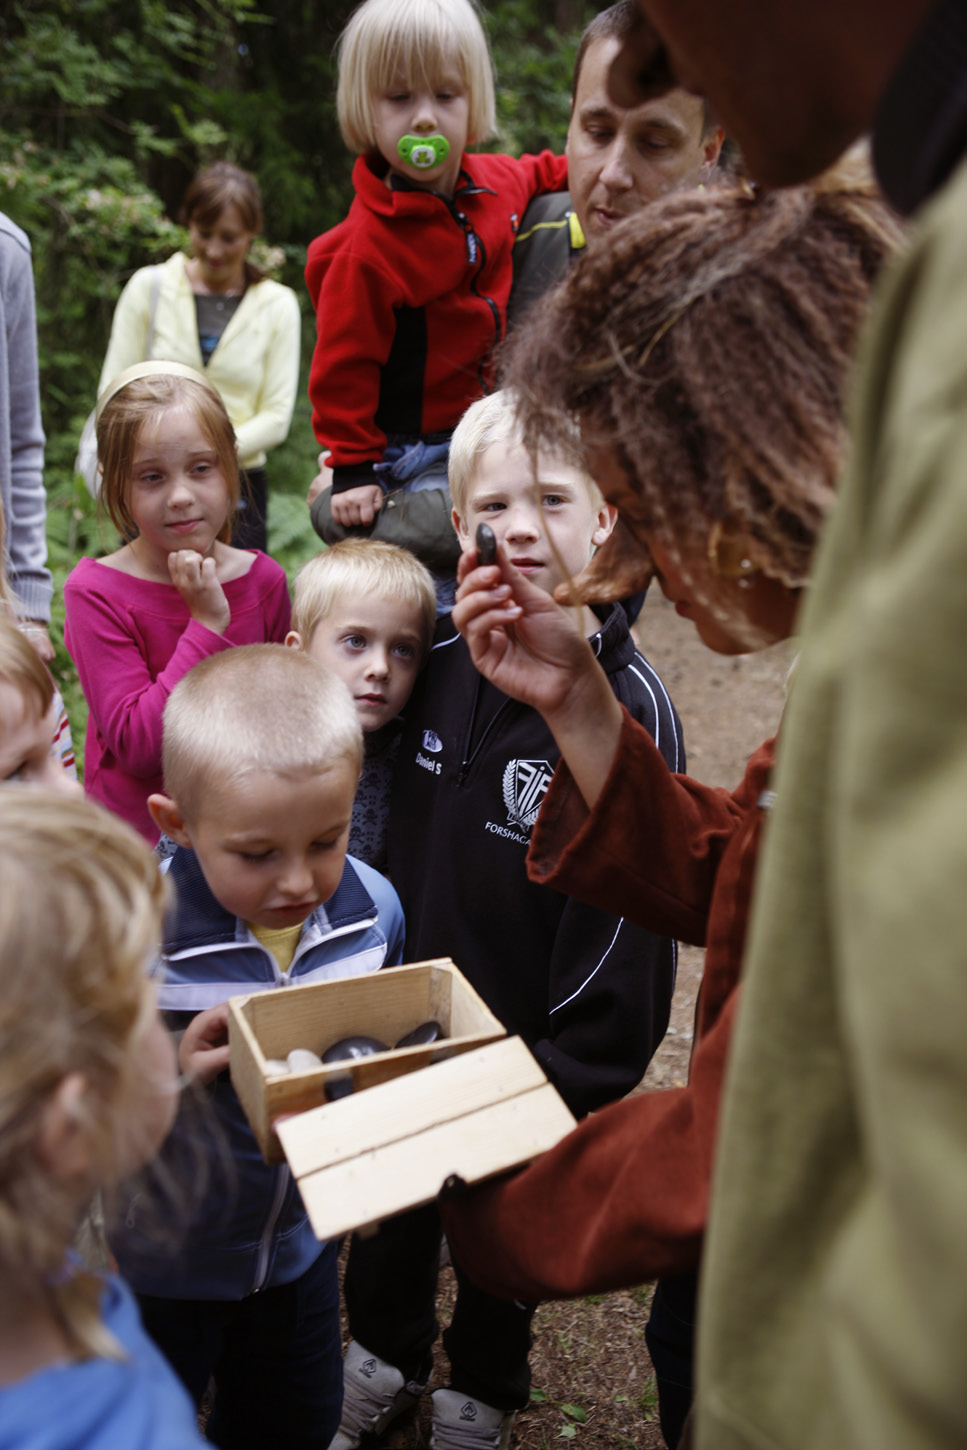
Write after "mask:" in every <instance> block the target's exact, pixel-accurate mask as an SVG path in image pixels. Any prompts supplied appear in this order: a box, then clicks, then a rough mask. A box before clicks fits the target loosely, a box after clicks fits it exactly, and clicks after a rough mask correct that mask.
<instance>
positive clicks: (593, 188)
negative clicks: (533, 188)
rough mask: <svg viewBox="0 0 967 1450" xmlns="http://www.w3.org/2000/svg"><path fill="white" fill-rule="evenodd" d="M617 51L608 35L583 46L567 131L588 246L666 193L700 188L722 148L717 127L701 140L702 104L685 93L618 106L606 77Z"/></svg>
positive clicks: (571, 182) (572, 184) (571, 176)
mask: <svg viewBox="0 0 967 1450" xmlns="http://www.w3.org/2000/svg"><path fill="white" fill-rule="evenodd" d="M620 48H621V42H620V41H619V40H617V39H615V38H613V37H605V38H604V39H602V40H594V41H592V42H591V44H590V45H589V46H588V48H587V51H586V52H585V55H584V59H583V61H582V63H581V72H580V75H579V76H578V84H577V92H576V94H575V97H574V109H573V111H572V114H571V124H570V127H569V129H568V133H567V159H568V188H569V190H570V193H571V200H572V201H573V203H574V209H575V211H576V212H577V214H578V220H579V221H580V223H581V227H582V229H583V231H584V235H585V237H586V238H587V240H588V243H589V245H593V244H594V242H595V241H597V240H598V238H599V237H602V236H603V235H604V234H605V233H606V232H608V231H610V229H611V228H612V227H613V226H615V225H616V224H617V223H618V222H619V221H621V220H622V219H623V218H624V217H626V216H630V215H631V214H632V213H633V212H636V211H638V210H639V209H640V208H641V207H643V206H647V205H648V203H649V202H652V201H656V200H657V199H658V197H660V196H663V195H664V194H665V193H666V192H668V191H675V190H677V189H678V188H680V187H685V186H697V185H698V184H699V182H700V181H703V180H704V179H705V178H706V177H707V176H708V174H709V173H710V172H711V170H712V168H713V167H714V165H715V163H716V161H717V160H718V154H719V148H720V146H721V133H720V132H719V131H718V130H713V131H711V132H710V133H709V134H708V135H707V136H703V134H702V132H703V123H704V107H703V105H702V102H701V101H700V100H699V99H698V98H697V97H695V96H690V95H688V94H687V92H685V91H680V90H673V91H669V92H668V93H667V94H666V95H664V96H659V97H658V98H657V99H655V100H650V101H645V102H644V104H642V105H636V106H634V107H633V108H632V109H631V110H625V109H624V108H623V107H621V106H617V105H615V103H614V102H613V101H612V100H611V98H610V96H609V94H608V74H609V72H610V69H611V64H612V62H613V61H614V59H615V57H616V56H617V54H618V51H619V50H620Z"/></svg>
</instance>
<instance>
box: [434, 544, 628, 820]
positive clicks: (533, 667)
mask: <svg viewBox="0 0 967 1450" xmlns="http://www.w3.org/2000/svg"><path fill="white" fill-rule="evenodd" d="M457 577H458V579H459V580H460V587H459V589H458V590H457V602H456V604H455V605H454V608H453V622H454V624H455V625H456V627H457V629H459V631H460V633H461V634H462V635H463V637H464V639H465V640H466V641H467V645H468V647H469V649H470V655H471V658H472V660H473V662H474V664H475V665H476V667H477V669H478V670H479V671H480V673H481V674H482V675H485V676H486V678H487V679H488V680H490V681H491V683H492V684H494V685H496V686H497V688H498V689H499V690H503V692H504V694H505V695H511V696H512V697H513V698H514V699H515V700H520V701H521V702H522V703H523V704H525V705H530V707H531V708H532V709H534V710H537V711H539V713H540V714H541V715H543V717H544V720H545V722H546V723H547V725H548V727H549V728H550V730H551V733H552V734H553V736H554V739H555V740H556V741H557V744H558V748H559V749H560V752H561V756H562V758H563V759H564V760H565V761H566V762H567V764H568V766H569V768H570V771H571V774H572V776H573V777H574V780H575V783H576V784H577V787H578V790H579V791H580V792H581V794H582V796H583V797H584V800H585V803H586V804H587V806H588V807H589V809H590V808H591V807H593V805H594V803H595V801H596V800H597V798H598V796H599V795H600V793H601V791H602V789H603V788H604V784H605V781H606V780H607V777H608V773H609V771H610V769H611V763H612V761H613V760H614V756H615V752H616V751H617V748H618V741H619V739H620V736H621V729H622V718H623V717H622V713H621V706H620V705H619V704H618V701H617V700H616V699H615V696H614V694H613V693H612V691H611V686H610V685H609V684H608V678H607V676H606V675H605V673H604V671H603V670H602V669H601V666H600V665H599V664H598V662H597V660H596V659H595V657H594V654H593V653H592V650H591V646H590V645H589V644H588V641H587V640H586V639H585V637H584V634H583V633H582V630H581V614H580V612H579V611H577V612H576V611H574V610H567V609H562V608H561V606H560V605H559V604H555V602H554V600H553V599H552V598H551V596H550V595H549V594H545V593H544V590H543V589H538V587H537V585H536V584H532V583H531V582H530V580H529V579H526V578H525V577H524V575H523V574H521V573H520V572H519V571H518V570H517V569H515V568H514V567H513V565H511V564H509V563H508V562H507V556H506V554H505V552H504V550H503V548H502V547H501V548H498V551H497V562H496V564H488V565H484V566H482V567H478V566H477V555H476V551H473V552H472V553H468V554H463V555H462V556H461V558H460V561H459V563H458V565H457Z"/></svg>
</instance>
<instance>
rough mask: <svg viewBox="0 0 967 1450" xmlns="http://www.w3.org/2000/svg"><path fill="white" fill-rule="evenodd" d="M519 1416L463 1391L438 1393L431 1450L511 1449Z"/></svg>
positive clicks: (435, 1396)
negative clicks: (515, 1422)
mask: <svg viewBox="0 0 967 1450" xmlns="http://www.w3.org/2000/svg"><path fill="white" fill-rule="evenodd" d="M516 1413H517V1412H516V1410H497V1409H495V1408H494V1406H493V1405H485V1404H484V1402H483V1400H475V1399H474V1398H473V1396H472V1395H464V1394H461V1392H460V1391H459V1390H434V1392H433V1425H432V1430H431V1434H430V1450H509V1447H510V1432H511V1430H512V1429H513V1426H514V1419H515V1416H516Z"/></svg>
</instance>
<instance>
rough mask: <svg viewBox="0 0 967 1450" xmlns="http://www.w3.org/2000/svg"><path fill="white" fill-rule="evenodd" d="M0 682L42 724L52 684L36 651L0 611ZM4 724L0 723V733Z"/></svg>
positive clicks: (52, 696)
mask: <svg viewBox="0 0 967 1450" xmlns="http://www.w3.org/2000/svg"><path fill="white" fill-rule="evenodd" d="M0 682H2V683H3V684H5V685H12V686H13V688H14V689H15V690H17V691H18V692H19V693H20V695H21V696H22V697H23V702H24V709H25V710H26V709H30V710H32V711H35V712H36V714H37V718H38V719H40V720H42V719H43V718H44V716H45V715H46V714H47V711H48V710H49V709H50V706H51V701H52V700H53V698H54V682H53V680H52V679H51V677H50V675H49V674H48V673H47V670H46V668H45V666H44V664H43V661H42V660H41V658H40V656H39V655H38V654H37V651H36V650H35V649H34V648H33V647H32V645H30V644H29V643H28V641H27V640H26V639H25V638H24V636H23V635H22V634H21V632H20V630H19V629H18V628H17V626H16V625H15V624H14V623H13V622H12V620H11V619H10V618H9V616H7V617H5V616H4V614H3V612H2V611H0ZM4 724H5V722H4V721H3V720H2V719H0V731H2V730H3V728H4Z"/></svg>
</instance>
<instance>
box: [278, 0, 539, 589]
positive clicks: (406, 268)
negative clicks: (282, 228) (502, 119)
mask: <svg viewBox="0 0 967 1450" xmlns="http://www.w3.org/2000/svg"><path fill="white" fill-rule="evenodd" d="M336 106H337V110H338V113H339V125H340V130H341V131H342V136H343V140H344V141H345V142H346V145H347V146H348V147H349V149H350V151H352V152H353V154H354V155H356V156H357V158H358V159H357V161H356V164H355V167H354V168H353V186H354V188H355V191H356V196H355V200H354V201H353V204H352V206H351V207H350V210H349V215H348V216H347V217H346V219H345V221H343V222H341V223H340V224H339V226H337V227H334V228H333V229H332V230H331V231H328V232H326V233H324V234H323V235H322V236H321V237H317V238H316V239H315V241H314V242H312V244H311V245H310V247H309V252H308V260H307V265H306V285H307V287H308V289H309V296H310V297H311V299H312V305H313V307H314V308H315V310H316V316H317V318H318V323H319V340H318V342H317V344H316V350H315V353H314V355H313V359H312V367H311V369H310V372H309V397H310V399H311V401H312V407H313V420H312V421H313V427H314V428H315V431H316V437H317V438H318V439H319V441H320V443H322V444H324V445H325V446H326V447H328V448H329V449H330V450H331V457H330V460H329V462H330V464H331V465H332V469H333V485H332V490H331V492H328V493H323V494H321V495H320V498H319V500H318V501H317V503H316V506H315V507H314V508H313V523H314V525H315V527H316V528H317V529H318V531H319V532H320V533H321V534H322V537H323V538H324V539H325V540H326V542H327V543H334V542H335V541H336V540H337V539H338V538H340V537H344V536H345V535H344V532H343V531H344V530H345V529H346V528H348V527H356V526H357V525H362V526H364V527H367V528H368V527H369V526H371V525H372V526H373V527H374V529H375V528H376V527H377V526H379V528H380V532H379V534H378V535H377V536H378V537H380V538H381V539H382V540H383V541H384V542H387V543H394V542H395V543H400V544H407V545H408V547H410V548H411V549H412V551H413V553H414V554H416V556H417V558H418V559H420V561H421V562H422V563H425V564H426V566H427V568H428V569H430V570H431V571H432V572H433V573H434V575H435V577H436V581H437V596H438V607H439V609H440V611H441V612H444V611H445V610H448V609H449V608H450V605H451V604H452V602H453V591H454V587H455V586H454V578H453V574H454V567H455V563H456V559H457V557H458V554H459V549H458V546H457V544H456V539H455V537H454V534H453V529H452V528H451V526H450V503H449V495H448V494H447V491H446V482H447V469H446V458H447V449H448V445H449V437H450V433H451V432H452V430H453V429H454V428H455V426H456V424H457V423H458V422H459V421H460V417H461V414H462V413H463V411H464V409H465V408H466V407H467V406H468V405H469V404H470V403H472V402H473V401H474V399H475V398H479V397H480V396H481V394H482V393H483V392H485V391H487V382H488V377H489V373H490V367H489V360H490V354H491V352H492V350H493V348H494V346H495V344H496V343H498V342H500V340H501V338H502V337H503V333H504V322H505V317H506V310H507V298H508V295H509V293H510V283H511V275H512V264H511V249H512V247H513V242H514V236H515V234H516V230H517V225H518V221H519V219H520V217H521V216H522V215H523V213H524V209H525V207H526V206H527V203H528V202H529V201H530V199H531V197H533V196H536V195H537V194H538V193H540V192H544V191H555V190H559V189H560V188H561V187H563V186H564V185H565V184H566V177H567V163H566V161H565V159H564V157H563V156H553V155H552V154H551V153H550V152H549V151H545V152H542V153H541V155H540V156H522V157H520V158H517V157H513V156H494V155H473V156H469V155H467V153H466V149H465V148H466V147H467V146H468V145H476V144H478V143H480V142H482V141H484V140H486V138H487V136H488V135H490V133H491V132H492V131H493V129H494V124H495V121H494V85H493V71H492V66H491V60H490V52H489V50H488V48H487V40H486V36H485V35H484V30H483V26H482V25H481V22H480V16H479V14H478V12H477V9H476V7H475V6H474V4H473V3H472V0H365V3H364V4H363V5H360V6H359V8H358V9H357V10H356V11H354V13H353V14H352V16H351V17H350V19H349V23H348V25H347V26H346V29H345V31H344V33H343V36H342V39H341V40H340V46H339V84H338V88H337V92H336ZM401 490H405V493H404V494H403V499H405V507H404V506H403V502H402V501H401V500H400V499H399V498H396V499H394V500H393V503H394V504H396V505H398V506H397V507H389V508H387V509H386V510H385V511H384V510H383V496H384V491H385V492H387V493H389V492H391V491H392V492H394V493H399V492H400V491H401ZM420 493H422V494H429V497H423V498H417V497H416V495H417V494H420ZM381 513H382V518H381V519H377V516H378V515H379V514H381ZM411 515H413V516H415V519H416V520H419V521H421V525H422V527H421V526H415V524H414V518H412V517H411ZM374 520H377V523H376V524H374ZM334 526H335V527H334ZM391 529H392V530H393V532H392V535H391V533H390V530H391Z"/></svg>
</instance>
